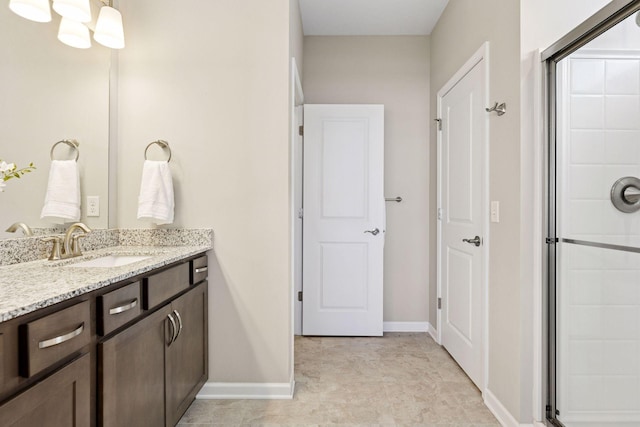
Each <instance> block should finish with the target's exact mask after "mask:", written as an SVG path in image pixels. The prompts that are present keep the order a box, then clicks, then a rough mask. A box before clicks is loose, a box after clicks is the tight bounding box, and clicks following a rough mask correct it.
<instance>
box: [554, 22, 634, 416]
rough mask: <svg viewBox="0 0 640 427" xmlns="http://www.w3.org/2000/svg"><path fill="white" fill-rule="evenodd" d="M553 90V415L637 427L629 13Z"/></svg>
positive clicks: (561, 67)
mask: <svg viewBox="0 0 640 427" xmlns="http://www.w3.org/2000/svg"><path fill="white" fill-rule="evenodd" d="M555 85H556V106H555V107H556V145H555V157H556V162H555V167H556V170H555V172H556V174H555V227H556V234H555V235H556V237H557V242H556V245H555V254H556V258H555V289H554V290H555V303H556V304H555V331H554V332H555V410H556V413H555V418H556V420H557V421H560V422H561V423H562V424H563V425H565V426H567V427H583V426H584V427H586V426H589V427H596V426H597V427H630V426H640V200H639V199H640V197H639V196H638V195H639V194H640V180H638V179H637V178H640V27H639V26H638V24H637V23H636V15H633V16H631V17H629V18H627V19H626V20H624V21H622V22H621V23H619V24H618V25H616V26H615V27H613V28H611V29H610V30H608V31H607V32H606V33H604V34H602V35H601V36H599V37H598V38H596V39H594V40H593V41H591V42H590V43H588V44H587V45H585V46H583V47H582V48H580V49H579V50H577V51H575V52H574V53H572V54H571V55H569V56H567V57H566V58H564V59H562V60H561V61H559V62H558V63H557V67H556V82H555ZM636 187H637V188H636ZM551 309H554V307H552V308H551Z"/></svg>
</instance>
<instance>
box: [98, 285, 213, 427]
mask: <svg viewBox="0 0 640 427" xmlns="http://www.w3.org/2000/svg"><path fill="white" fill-rule="evenodd" d="M206 304H207V282H206V281H205V282H203V283H200V284H198V285H196V286H195V287H193V288H192V289H191V290H189V291H188V292H187V293H185V294H184V295H182V296H180V297H179V298H177V299H175V300H173V301H172V302H170V303H168V304H166V305H164V306H163V307H162V308H160V309H159V310H158V311H156V312H155V313H154V314H152V315H151V316H148V317H146V318H144V319H143V320H141V321H139V322H137V323H135V324H134V325H133V326H130V327H128V328H126V329H125V330H123V331H122V332H120V333H118V334H116V335H115V336H113V337H112V338H109V339H107V340H105V341H104V342H102V343H100V344H98V360H99V367H98V384H99V385H98V387H99V392H98V400H99V402H101V408H100V409H99V413H100V419H101V424H100V425H102V426H104V427H118V426H136V427H146V426H148V427H158V426H163V425H166V426H175V425H176V424H177V423H178V421H180V417H182V415H183V414H184V412H185V411H186V410H187V408H188V407H189V405H191V402H193V399H194V398H195V396H196V394H197V393H198V391H199V390H200V388H201V387H202V385H203V384H204V382H205V381H206V379H207V356H206V354H207V352H206V348H207V328H206V319H207V305H206Z"/></svg>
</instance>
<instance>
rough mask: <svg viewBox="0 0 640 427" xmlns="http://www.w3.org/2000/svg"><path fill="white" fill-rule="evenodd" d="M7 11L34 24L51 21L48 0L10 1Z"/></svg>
mask: <svg viewBox="0 0 640 427" xmlns="http://www.w3.org/2000/svg"><path fill="white" fill-rule="evenodd" d="M9 9H11V10H12V11H13V13H15V14H16V15H18V16H22V17H23V18H25V19H28V20H30V21H36V22H49V21H51V9H49V0H10V1H9Z"/></svg>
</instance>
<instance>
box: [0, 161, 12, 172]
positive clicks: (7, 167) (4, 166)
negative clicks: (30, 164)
mask: <svg viewBox="0 0 640 427" xmlns="http://www.w3.org/2000/svg"><path fill="white" fill-rule="evenodd" d="M15 167H16V165H15V163H7V162H5V161H4V160H3V161H1V162H0V172H2V173H5V172H8V171H11V170H13V169H15Z"/></svg>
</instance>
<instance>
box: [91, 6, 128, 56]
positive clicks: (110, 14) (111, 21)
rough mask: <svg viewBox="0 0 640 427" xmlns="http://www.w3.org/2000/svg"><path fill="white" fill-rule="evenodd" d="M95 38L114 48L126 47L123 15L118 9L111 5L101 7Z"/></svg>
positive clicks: (102, 43)
mask: <svg viewBox="0 0 640 427" xmlns="http://www.w3.org/2000/svg"><path fill="white" fill-rule="evenodd" d="M93 39H94V40H95V41H97V42H98V43H100V44H101V45H103V46H106V47H110V48H112V49H122V48H123V47H124V29H123V28H122V15H121V14H120V12H119V11H118V10H117V9H114V8H112V7H110V6H103V7H101V8H100V15H98V22H97V23H96V29H95V32H94V33H93Z"/></svg>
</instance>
